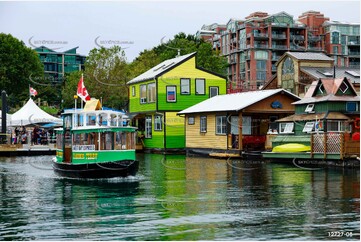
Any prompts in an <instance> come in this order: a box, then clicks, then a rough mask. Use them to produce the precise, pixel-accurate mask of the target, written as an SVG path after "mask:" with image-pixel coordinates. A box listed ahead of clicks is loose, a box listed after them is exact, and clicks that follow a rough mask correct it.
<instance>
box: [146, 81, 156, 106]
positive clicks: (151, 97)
mask: <svg viewBox="0 0 361 242" xmlns="http://www.w3.org/2000/svg"><path fill="white" fill-rule="evenodd" d="M155 99H156V98H155V82H153V83H149V84H148V89H147V100H148V103H153V102H155Z"/></svg>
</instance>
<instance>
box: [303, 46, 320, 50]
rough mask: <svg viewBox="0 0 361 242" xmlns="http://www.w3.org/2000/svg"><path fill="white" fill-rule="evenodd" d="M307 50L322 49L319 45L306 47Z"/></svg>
mask: <svg viewBox="0 0 361 242" xmlns="http://www.w3.org/2000/svg"><path fill="white" fill-rule="evenodd" d="M307 50H308V51H322V48H321V47H310V46H309V47H307Z"/></svg>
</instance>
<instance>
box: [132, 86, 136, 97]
mask: <svg viewBox="0 0 361 242" xmlns="http://www.w3.org/2000/svg"><path fill="white" fill-rule="evenodd" d="M132 97H135V86H132Z"/></svg>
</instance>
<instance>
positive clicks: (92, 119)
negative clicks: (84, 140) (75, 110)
mask: <svg viewBox="0 0 361 242" xmlns="http://www.w3.org/2000/svg"><path fill="white" fill-rule="evenodd" d="M95 120H96V115H95V114H93V113H92V114H88V115H87V116H86V125H87V126H94V125H95Z"/></svg>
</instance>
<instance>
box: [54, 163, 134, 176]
mask: <svg viewBox="0 0 361 242" xmlns="http://www.w3.org/2000/svg"><path fill="white" fill-rule="evenodd" d="M53 168H54V171H55V173H56V174H58V175H60V176H62V177H68V178H112V177H127V176H135V175H136V173H137V172H138V168H139V162H138V161H137V160H121V161H112V162H102V163H88V164H71V163H58V162H56V161H54V162H53Z"/></svg>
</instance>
